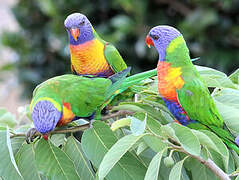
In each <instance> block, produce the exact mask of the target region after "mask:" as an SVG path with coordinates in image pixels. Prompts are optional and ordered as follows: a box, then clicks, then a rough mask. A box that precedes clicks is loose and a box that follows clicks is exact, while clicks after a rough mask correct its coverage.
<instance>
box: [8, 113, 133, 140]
mask: <svg viewBox="0 0 239 180" xmlns="http://www.w3.org/2000/svg"><path fill="white" fill-rule="evenodd" d="M132 114H134V112H131V111H126V110H121V111H118V112H116V113H112V114H109V115H106V116H103V117H102V118H101V121H105V120H107V119H110V118H114V117H118V116H123V115H132ZM89 127H90V123H87V124H84V125H81V126H76V127H70V128H67V129H56V130H54V131H52V132H50V133H49V135H51V134H65V133H74V132H78V131H84V130H86V129H88V128H89ZM11 133H12V132H11ZM40 135H41V133H40V132H36V134H35V136H40ZM20 136H23V137H25V136H26V134H25V133H19V134H15V133H12V135H11V136H10V138H14V137H20Z"/></svg>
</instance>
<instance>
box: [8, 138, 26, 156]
mask: <svg viewBox="0 0 239 180" xmlns="http://www.w3.org/2000/svg"><path fill="white" fill-rule="evenodd" d="M24 142H25V137H20V136H19V137H14V138H11V144H12V152H13V154H14V155H15V154H16V153H17V151H18V150H19V149H20V147H21V146H22V144H23V143H24Z"/></svg>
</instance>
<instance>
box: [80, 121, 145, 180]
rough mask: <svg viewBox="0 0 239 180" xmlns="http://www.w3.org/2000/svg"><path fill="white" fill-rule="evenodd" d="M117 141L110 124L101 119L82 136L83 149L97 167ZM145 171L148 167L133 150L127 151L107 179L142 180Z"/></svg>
mask: <svg viewBox="0 0 239 180" xmlns="http://www.w3.org/2000/svg"><path fill="white" fill-rule="evenodd" d="M116 142H117V138H116V136H115V135H114V134H113V132H112V131H111V130H110V128H109V126H107V125H106V124H105V123H103V122H100V121H96V122H94V123H93V128H91V129H88V130H86V131H85V132H84V134H83V136H82V148H83V151H84V152H85V154H86V156H87V158H88V159H89V160H90V161H91V162H92V163H93V165H94V167H96V168H99V166H100V163H101V161H102V159H103V158H104V156H105V154H106V153H107V152H108V151H109V150H110V148H111V147H112V146H113V145H114V144H115V143H116ZM145 173H146V167H145V166H144V165H143V164H142V163H141V162H140V161H139V160H138V159H137V158H135V156H134V155H133V154H132V153H131V152H126V153H125V154H124V156H123V157H122V158H121V159H120V160H119V161H118V163H116V164H115V166H114V167H113V168H112V169H111V171H110V172H109V174H108V175H107V176H106V179H109V180H111V179H125V180H128V179H129V180H134V179H139V180H140V179H143V177H144V175H145Z"/></svg>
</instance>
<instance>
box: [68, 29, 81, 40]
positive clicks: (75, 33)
mask: <svg viewBox="0 0 239 180" xmlns="http://www.w3.org/2000/svg"><path fill="white" fill-rule="evenodd" d="M70 32H71V35H72V36H73V38H74V40H75V41H77V38H78V37H79V35H80V30H79V29H78V28H71V29H70Z"/></svg>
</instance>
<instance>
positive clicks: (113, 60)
mask: <svg viewBox="0 0 239 180" xmlns="http://www.w3.org/2000/svg"><path fill="white" fill-rule="evenodd" d="M104 55H105V59H106V60H107V62H108V63H109V65H110V67H111V68H112V70H113V71H114V72H115V73H117V72H120V71H122V70H124V69H126V68H127V65H126V64H125V62H124V60H123V58H122V57H121V55H120V54H119V52H118V50H117V49H116V48H115V47H114V46H113V45H112V44H111V43H105V49H104Z"/></svg>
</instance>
